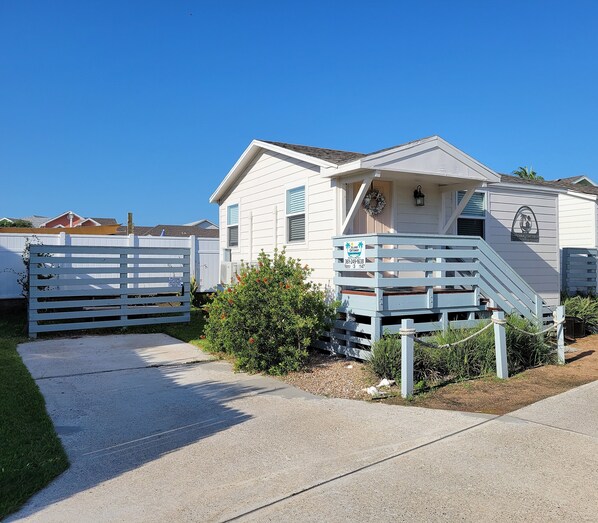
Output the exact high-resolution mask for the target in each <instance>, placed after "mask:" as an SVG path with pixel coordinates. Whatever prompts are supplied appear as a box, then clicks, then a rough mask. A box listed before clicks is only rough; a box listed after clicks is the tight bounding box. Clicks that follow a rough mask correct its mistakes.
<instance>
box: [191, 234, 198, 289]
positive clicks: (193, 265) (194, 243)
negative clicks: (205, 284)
mask: <svg viewBox="0 0 598 523" xmlns="http://www.w3.org/2000/svg"><path fill="white" fill-rule="evenodd" d="M189 249H190V252H189V272H190V273H191V274H190V277H191V278H195V281H196V282H197V285H199V281H200V277H201V275H200V274H197V267H198V263H197V254H198V252H197V251H198V249H197V237H196V236H195V235H194V234H192V235H191V236H189ZM200 262H201V260H200Z"/></svg>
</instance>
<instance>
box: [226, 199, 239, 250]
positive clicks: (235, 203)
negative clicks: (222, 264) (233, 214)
mask: <svg viewBox="0 0 598 523" xmlns="http://www.w3.org/2000/svg"><path fill="white" fill-rule="evenodd" d="M235 206H236V207H237V223H236V224H234V225H231V224H229V223H228V209H229V207H235ZM225 213H226V248H227V249H236V250H239V249H240V247H241V236H240V231H241V227H240V225H239V223H240V221H241V206H240V205H239V202H231V203H228V204H227V205H226V210H225ZM231 227H236V228H237V244H236V245H231V244H230V232H229V231H230V228H231Z"/></svg>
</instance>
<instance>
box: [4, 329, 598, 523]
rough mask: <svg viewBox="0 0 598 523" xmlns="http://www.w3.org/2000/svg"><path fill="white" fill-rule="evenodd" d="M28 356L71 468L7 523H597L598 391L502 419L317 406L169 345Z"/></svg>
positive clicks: (107, 345)
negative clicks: (571, 522) (385, 522)
mask: <svg viewBox="0 0 598 523" xmlns="http://www.w3.org/2000/svg"><path fill="white" fill-rule="evenodd" d="M19 352H20V354H21V355H22V357H23V359H24V361H25V363H26V364H27V366H28V367H29V369H30V370H31V371H32V374H33V375H34V377H35V378H36V379H37V383H38V385H39V386H40V389H41V390H42V392H43V394H44V396H45V398H46V401H47V404H48V411H49V412H50V415H51V416H52V418H53V420H54V423H55V425H56V427H57V430H58V432H59V434H60V435H61V438H62V441H63V443H64V445H65V448H66V450H67V452H68V454H69V457H70V459H71V463H72V465H71V468H70V469H69V470H68V471H66V472H65V473H64V474H63V475H62V476H61V477H60V478H58V479H57V480H56V481H54V482H53V483H52V484H51V485H50V486H49V487H48V488H46V489H45V490H43V491H42V492H40V493H39V494H38V495H36V496H34V498H32V500H31V501H30V502H29V503H28V504H27V505H26V506H25V507H24V509H23V510H22V511H21V512H19V513H18V514H16V515H15V516H13V518H12V520H27V521H61V522H62V521H73V520H76V521H165V520H171V521H227V520H230V519H231V518H236V517H238V518H240V519H243V520H257V521H274V520H276V521H289V520H294V521H316V520H317V521H346V520H352V521H369V520H373V519H376V520H382V519H395V520H397V519H398V520H402V519H410V520H426V521H430V520H432V521H434V520H453V519H460V520H466V521H472V520H499V519H505V518H509V519H514V520H527V521H529V520H531V521H540V520H542V521H546V520H556V519H565V518H566V519H573V518H575V519H577V520H581V521H595V520H596V516H597V505H598V503H597V499H598V497H597V493H596V486H597V485H598V472H597V471H598V383H593V384H589V385H586V386H584V387H580V388H579V389H576V390H573V391H570V392H568V393H565V394H562V395H560V396H557V397H554V398H550V399H547V400H544V401H542V402H539V403H537V404H535V405H532V406H530V407H527V408H525V409H521V410H520V411H517V412H515V413H512V415H510V416H502V417H493V416H487V415H473V414H467V413H459V412H449V411H436V410H426V409H419V408H405V407H397V406H385V405H379V404H373V403H365V402H357V401H349V400H333V399H325V398H319V397H315V396H311V395H309V394H307V393H304V392H302V391H298V390H297V389H294V388H292V387H289V386H287V385H285V384H283V383H282V382H280V381H277V380H274V379H270V378H265V377H259V376H248V375H245V374H234V373H232V372H231V369H230V366H229V365H228V364H226V363H224V362H212V361H209V358H207V357H206V356H205V355H203V354H202V353H200V352H199V351H198V350H197V349H195V348H194V347H192V346H190V345H187V344H184V343H180V342H178V341H177V340H174V339H172V338H169V337H168V336H164V335H126V336H108V337H105V336H103V337H99V336H98V337H86V338H79V339H72V340H51V341H38V342H33V343H28V344H23V345H21V346H20V347H19Z"/></svg>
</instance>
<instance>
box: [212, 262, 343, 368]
mask: <svg viewBox="0 0 598 523" xmlns="http://www.w3.org/2000/svg"><path fill="white" fill-rule="evenodd" d="M310 274H311V270H310V269H309V268H308V267H307V266H304V267H302V266H301V264H300V263H299V261H298V260H294V259H292V258H287V257H286V256H285V253H284V251H283V252H281V253H279V252H278V251H275V252H274V256H273V257H272V258H270V257H269V256H268V255H267V254H266V253H264V252H263V251H262V252H261V253H260V255H259V256H258V263H257V266H254V267H250V266H249V265H245V264H244V265H242V267H241V271H240V274H239V275H238V276H237V283H236V284H234V285H231V286H228V287H226V288H225V289H224V290H223V291H221V292H218V293H217V294H216V296H215V297H214V299H213V301H212V303H209V304H208V305H206V307H205V309H206V311H207V312H208V320H207V324H206V331H205V334H206V338H207V340H208V341H209V342H210V345H211V347H212V349H214V350H217V351H222V352H227V353H230V354H233V355H234V356H235V358H236V361H237V366H238V368H240V369H243V370H247V371H250V372H267V373H270V374H284V373H287V372H289V371H292V370H297V369H299V368H300V367H301V365H302V364H303V363H304V361H305V359H306V358H307V348H308V347H309V346H310V345H311V343H312V342H313V341H314V340H315V339H317V337H318V336H319V334H320V333H322V332H323V331H324V330H325V329H326V328H328V327H329V326H330V323H331V322H332V319H333V318H334V314H335V306H336V304H335V303H327V302H326V297H325V294H324V291H323V290H322V289H321V287H320V286H318V285H314V284H313V283H310V282H309V281H307V278H308V277H309V275H310Z"/></svg>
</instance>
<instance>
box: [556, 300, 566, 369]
mask: <svg viewBox="0 0 598 523" xmlns="http://www.w3.org/2000/svg"><path fill="white" fill-rule="evenodd" d="M554 321H555V323H556V352H557V356H558V362H559V364H560V365H564V364H565V324H564V321H565V306H564V305H559V306H558V307H557V308H556V314H555V318H554Z"/></svg>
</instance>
